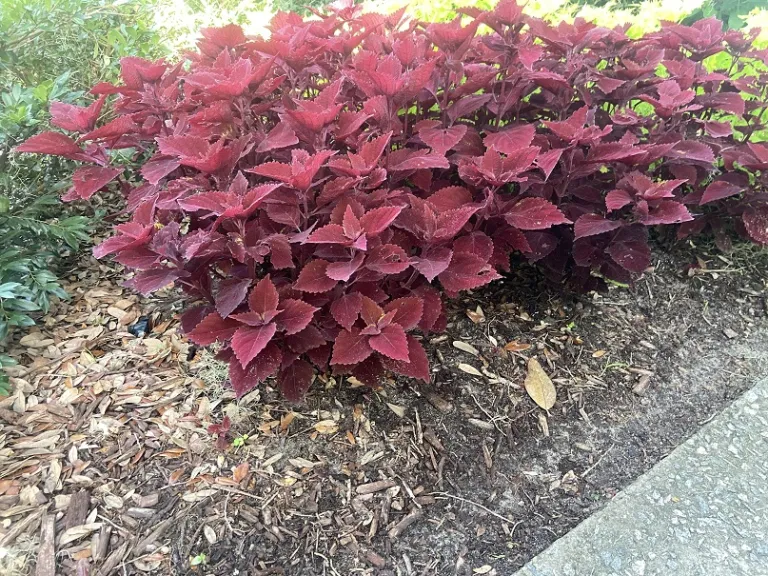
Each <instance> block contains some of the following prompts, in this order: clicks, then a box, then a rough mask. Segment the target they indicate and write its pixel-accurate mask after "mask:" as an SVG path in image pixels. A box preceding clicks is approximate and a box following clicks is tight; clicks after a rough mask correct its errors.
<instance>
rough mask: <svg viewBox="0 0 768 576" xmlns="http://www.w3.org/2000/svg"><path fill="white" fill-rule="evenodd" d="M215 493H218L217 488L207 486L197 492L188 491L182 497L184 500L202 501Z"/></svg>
mask: <svg viewBox="0 0 768 576" xmlns="http://www.w3.org/2000/svg"><path fill="white" fill-rule="evenodd" d="M214 494H216V490H213V489H212V488H206V489H205V490H198V491H197V492H187V493H185V494H182V496H181V499H182V500H184V502H200V501H201V500H205V499H206V498H208V497H209V496H213V495H214Z"/></svg>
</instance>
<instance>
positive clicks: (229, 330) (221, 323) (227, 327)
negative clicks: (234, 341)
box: [187, 312, 240, 346]
mask: <svg viewBox="0 0 768 576" xmlns="http://www.w3.org/2000/svg"><path fill="white" fill-rule="evenodd" d="M239 327H240V323H239V322H237V321H235V320H232V319H230V318H227V319H223V318H222V317H221V316H220V315H219V314H218V313H217V312H213V313H211V314H208V316H206V317H205V318H203V320H202V321H200V322H199V323H198V324H197V326H195V329H194V330H192V331H191V332H189V333H188V334H187V338H189V339H190V340H192V342H194V343H195V344H197V345H198V346H208V345H210V344H213V343H214V342H216V341H217V340H218V341H219V342H223V341H225V340H229V339H230V338H231V337H232V335H233V334H234V333H235V332H236V331H237V329H238V328H239Z"/></svg>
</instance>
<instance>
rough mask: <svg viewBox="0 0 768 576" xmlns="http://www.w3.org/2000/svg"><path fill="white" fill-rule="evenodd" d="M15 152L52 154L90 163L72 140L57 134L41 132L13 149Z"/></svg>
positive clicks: (86, 155)
mask: <svg viewBox="0 0 768 576" xmlns="http://www.w3.org/2000/svg"><path fill="white" fill-rule="evenodd" d="M14 151H15V152H29V153H32V154H52V155H54V156H64V158H69V159H70V160H82V161H84V162H90V161H91V157H90V156H89V155H88V154H86V153H85V152H83V150H82V149H81V148H80V146H78V145H77V144H76V143H75V141H74V140H72V138H70V137H69V136H65V135H64V134H59V133H58V132H41V133H40V134H35V135H34V136H32V137H31V138H29V139H27V140H26V141H24V142H23V143H22V144H19V145H18V146H16V148H14Z"/></svg>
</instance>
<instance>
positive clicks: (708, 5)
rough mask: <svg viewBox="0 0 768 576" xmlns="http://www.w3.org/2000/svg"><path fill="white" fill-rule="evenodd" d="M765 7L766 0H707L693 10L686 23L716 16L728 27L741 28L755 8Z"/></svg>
mask: <svg viewBox="0 0 768 576" xmlns="http://www.w3.org/2000/svg"><path fill="white" fill-rule="evenodd" d="M765 7H766V2H765V0H707V2H705V3H704V5H703V6H702V7H701V8H699V9H697V10H694V11H693V12H692V13H691V15H690V16H688V17H687V18H686V19H685V20H684V23H685V24H692V23H693V22H695V21H696V20H701V19H702V18H710V17H714V18H717V19H718V20H722V21H723V22H724V23H725V24H726V25H727V26H728V28H741V27H742V26H744V17H745V16H746V15H747V14H749V13H750V12H751V11H752V10H754V9H755V8H765Z"/></svg>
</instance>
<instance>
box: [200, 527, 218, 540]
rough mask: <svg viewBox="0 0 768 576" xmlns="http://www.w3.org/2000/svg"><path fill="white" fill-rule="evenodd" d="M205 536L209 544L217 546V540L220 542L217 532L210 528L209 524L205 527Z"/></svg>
mask: <svg viewBox="0 0 768 576" xmlns="http://www.w3.org/2000/svg"><path fill="white" fill-rule="evenodd" d="M203 534H204V535H205V539H206V540H208V543H209V544H216V540H218V538H217V536H216V531H215V530H214V529H213V528H211V527H210V526H208V524H206V525H205V526H203Z"/></svg>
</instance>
